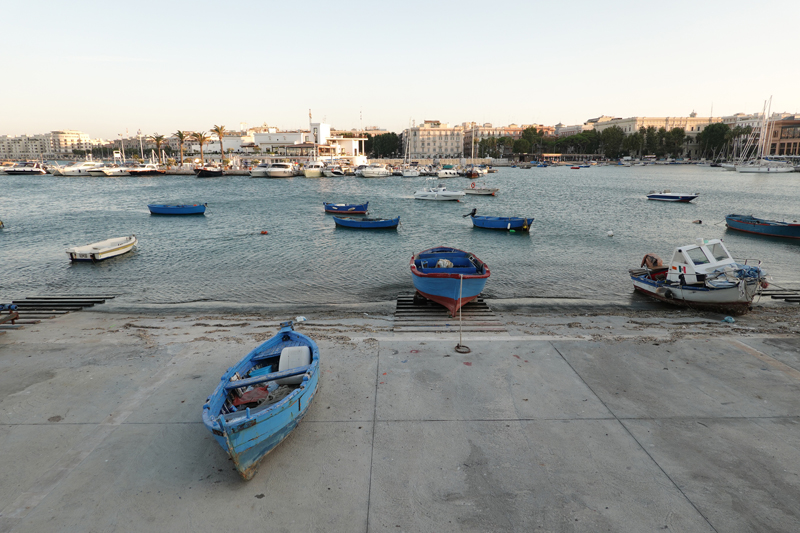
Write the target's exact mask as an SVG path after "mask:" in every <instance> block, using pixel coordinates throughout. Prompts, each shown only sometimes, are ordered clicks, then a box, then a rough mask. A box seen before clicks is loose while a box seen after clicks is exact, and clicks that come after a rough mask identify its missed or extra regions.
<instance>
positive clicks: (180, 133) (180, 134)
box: [174, 130, 189, 166]
mask: <svg viewBox="0 0 800 533" xmlns="http://www.w3.org/2000/svg"><path fill="white" fill-rule="evenodd" d="M174 135H175V137H177V138H178V147H179V148H180V150H181V166H183V143H185V142H186V139H188V138H189V136H188V135H187V134H186V132H185V131H181V130H178V131H176V132H175V133H174Z"/></svg>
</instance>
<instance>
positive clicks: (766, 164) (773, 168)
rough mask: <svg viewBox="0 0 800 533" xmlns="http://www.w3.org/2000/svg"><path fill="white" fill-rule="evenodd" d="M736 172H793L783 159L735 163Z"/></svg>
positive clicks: (792, 168) (791, 167)
mask: <svg viewBox="0 0 800 533" xmlns="http://www.w3.org/2000/svg"><path fill="white" fill-rule="evenodd" d="M736 172H741V173H744V174H762V173H763V174H780V173H786V172H794V167H793V166H792V165H790V164H789V163H786V162H784V161H769V160H766V159H759V160H757V161H751V162H747V163H744V164H741V165H736Z"/></svg>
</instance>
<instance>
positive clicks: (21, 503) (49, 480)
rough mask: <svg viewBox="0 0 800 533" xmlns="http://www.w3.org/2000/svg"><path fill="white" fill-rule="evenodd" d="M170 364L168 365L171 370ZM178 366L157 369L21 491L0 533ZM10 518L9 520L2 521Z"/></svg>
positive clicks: (0, 514)
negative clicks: (155, 374)
mask: <svg viewBox="0 0 800 533" xmlns="http://www.w3.org/2000/svg"><path fill="white" fill-rule="evenodd" d="M178 357H180V355H176V356H174V357H172V358H171V359H170V360H169V361H167V363H169V362H171V361H174V360H175V359H176V358H178ZM171 366H173V365H167V367H171ZM177 369H178V365H174V368H172V369H170V370H167V371H164V370H163V369H159V370H158V373H160V375H159V377H158V379H156V380H155V381H152V382H151V383H150V385H149V386H147V387H143V388H141V389H139V390H137V391H136V392H135V393H134V394H133V395H132V396H131V397H129V401H126V402H125V409H122V410H119V411H115V412H112V413H111V414H109V415H108V416H107V417H106V418H105V419H104V420H103V421H102V422H100V423H99V424H96V429H95V430H94V432H93V433H92V435H90V436H89V437H88V438H86V439H83V440H81V441H80V442H79V443H78V444H76V445H74V446H73V447H72V448H71V449H69V450H67V451H66V452H65V453H64V454H63V455H62V456H61V457H60V458H59V459H58V461H56V463H55V464H54V465H53V466H51V467H50V468H49V469H48V470H47V471H45V472H44V473H43V474H42V475H41V476H39V478H38V479H37V480H36V481H35V482H34V483H33V485H32V486H31V487H29V489H28V490H26V491H24V492H22V493H21V494H20V495H19V496H18V497H17V498H16V499H15V500H14V501H13V502H11V503H10V504H9V505H8V506H7V507H6V508H5V509H3V510H2V511H0V533H5V532H7V531H11V529H12V528H13V527H14V526H15V525H16V523H17V522H19V521H21V520H22V519H24V518H25V517H26V516H27V515H28V514H29V513H30V512H31V511H33V510H34V509H35V508H36V506H38V505H39V504H40V503H41V502H42V501H43V500H44V499H45V498H46V497H47V496H48V495H49V494H50V493H51V492H52V491H53V489H55V488H56V486H58V484H59V483H61V481H62V480H63V479H64V478H65V477H67V476H68V475H69V474H70V473H72V471H73V470H75V468H77V467H78V466H79V465H80V464H81V463H82V462H83V460H84V459H86V458H87V457H88V456H89V455H90V454H91V453H92V452H93V451H94V450H95V449H96V448H97V447H98V446H99V445H100V444H101V443H102V442H103V441H105V440H106V438H108V437H109V435H111V434H112V433H113V432H114V430H115V429H116V428H117V427H119V426H120V425H122V424H123V423H124V422H125V420H126V419H127V418H128V417H129V416H130V415H131V414H133V412H134V411H135V410H136V407H138V406H139V405H141V403H142V402H143V401H144V400H145V399H147V398H148V397H150V395H152V394H153V393H154V392H155V391H156V390H157V389H158V388H159V387H160V386H161V385H163V384H164V382H166V381H167V380H168V379H171V378H172V377H173V375H175V374H176V373H177ZM5 519H10V520H5Z"/></svg>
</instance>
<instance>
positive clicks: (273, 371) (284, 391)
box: [203, 322, 319, 480]
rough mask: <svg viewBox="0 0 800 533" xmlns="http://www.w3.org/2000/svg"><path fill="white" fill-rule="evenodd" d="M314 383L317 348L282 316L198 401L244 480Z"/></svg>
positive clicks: (293, 420)
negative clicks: (272, 331) (273, 332)
mask: <svg viewBox="0 0 800 533" xmlns="http://www.w3.org/2000/svg"><path fill="white" fill-rule="evenodd" d="M318 386H319V348H318V347H317V344H316V343H315V342H314V341H313V340H311V339H310V338H309V337H307V336H305V335H302V334H300V333H298V332H296V331H294V328H293V325H292V322H284V323H282V324H281V329H280V331H278V334H277V335H275V336H274V337H272V338H271V339H269V340H268V341H266V342H265V343H263V344H261V345H260V346H258V347H257V348H255V349H254V350H253V351H251V352H250V353H249V354H247V355H246V356H245V357H244V359H242V360H241V361H239V362H238V363H237V364H236V365H235V366H233V367H231V368H229V369H228V371H227V372H225V374H223V375H222V379H221V380H220V383H219V384H218V385H217V387H216V388H215V389H214V392H213V393H212V394H211V395H210V396H209V397H208V398H207V399H206V402H205V404H203V424H204V425H205V426H206V428H207V429H208V430H209V431H210V432H211V434H212V435H213V437H214V439H215V440H216V441H217V443H218V444H219V445H220V446H221V447H222V449H223V450H225V451H226V452H227V453H228V456H229V457H230V458H231V460H232V461H233V464H234V466H235V467H236V470H237V471H238V472H239V475H241V476H242V477H243V478H244V479H246V480H249V479H252V477H253V476H254V475H255V474H256V471H257V469H258V466H259V463H260V462H261V460H262V459H263V458H264V457H265V456H266V455H267V454H268V453H269V452H271V451H272V450H273V449H274V448H275V447H276V446H277V445H278V444H280V443H281V441H283V440H284V439H285V438H286V437H288V436H289V434H290V433H291V432H292V430H294V429H295V428H296V427H297V425H298V424H299V422H300V421H301V420H302V418H303V416H304V415H305V414H306V413H307V412H308V408H309V406H310V405H311V402H312V400H313V399H314V396H315V395H316V392H317V388H318Z"/></svg>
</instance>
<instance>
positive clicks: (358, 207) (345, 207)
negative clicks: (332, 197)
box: [322, 202, 369, 215]
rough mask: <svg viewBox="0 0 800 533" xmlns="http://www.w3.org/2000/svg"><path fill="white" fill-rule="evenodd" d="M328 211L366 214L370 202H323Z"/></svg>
mask: <svg viewBox="0 0 800 533" xmlns="http://www.w3.org/2000/svg"><path fill="white" fill-rule="evenodd" d="M322 206H323V207H324V208H325V212H326V213H344V214H346V215H364V214H366V212H367V208H368V207H369V202H367V203H364V204H333V203H329V202H322Z"/></svg>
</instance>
